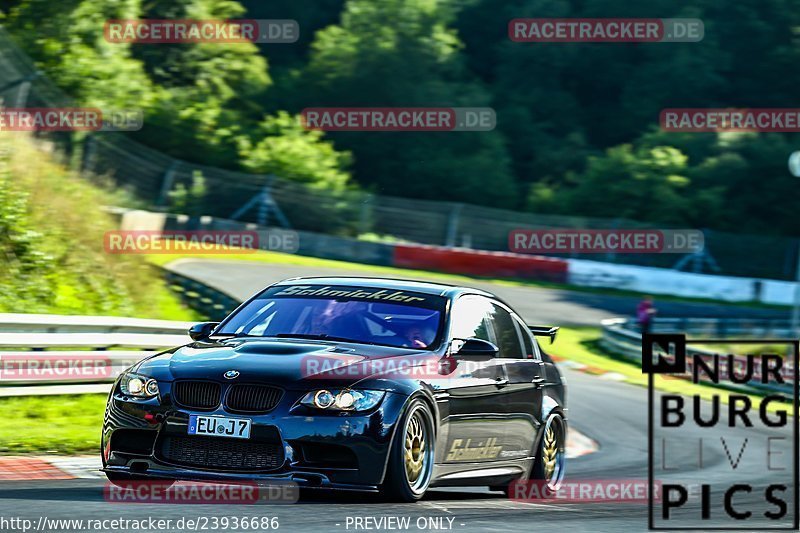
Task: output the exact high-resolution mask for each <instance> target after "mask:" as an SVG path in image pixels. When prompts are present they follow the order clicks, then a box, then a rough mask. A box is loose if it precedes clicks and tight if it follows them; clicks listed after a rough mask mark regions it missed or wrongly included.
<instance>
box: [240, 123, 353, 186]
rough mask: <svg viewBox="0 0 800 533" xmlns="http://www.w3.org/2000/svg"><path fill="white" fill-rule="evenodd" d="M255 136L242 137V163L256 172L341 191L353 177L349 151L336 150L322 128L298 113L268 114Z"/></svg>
mask: <svg viewBox="0 0 800 533" xmlns="http://www.w3.org/2000/svg"><path fill="white" fill-rule="evenodd" d="M254 137H256V140H255V141H253V140H251V138H250V137H240V139H239V146H240V153H241V156H242V164H243V166H244V167H245V168H246V169H247V170H249V171H251V172H254V173H258V174H274V175H276V176H280V177H281V178H283V179H288V180H292V181H296V182H300V183H306V184H310V185H313V186H315V187H318V188H321V189H325V190H329V191H334V192H335V191H342V190H344V189H345V188H346V187H347V185H348V180H349V178H350V176H349V174H348V173H347V168H348V166H349V165H350V163H351V157H350V154H349V153H348V152H337V151H336V150H335V149H334V148H333V144H332V143H330V142H327V141H324V140H323V133H322V132H321V131H312V130H306V129H305V128H304V127H303V126H302V125H301V123H300V120H299V117H293V116H291V115H289V114H288V113H286V112H280V113H278V114H277V115H275V116H268V117H266V118H265V119H264V120H263V122H262V123H261V124H260V126H259V127H258V129H257V130H256V135H255V136H254Z"/></svg>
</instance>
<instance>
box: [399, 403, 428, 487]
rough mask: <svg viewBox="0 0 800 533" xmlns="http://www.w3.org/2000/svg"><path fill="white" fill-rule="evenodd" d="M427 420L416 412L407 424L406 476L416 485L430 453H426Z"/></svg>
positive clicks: (410, 482) (409, 482)
mask: <svg viewBox="0 0 800 533" xmlns="http://www.w3.org/2000/svg"><path fill="white" fill-rule="evenodd" d="M424 424H425V422H424V421H423V420H422V415H421V414H420V413H419V412H415V413H414V414H412V415H411V420H409V421H408V425H407V426H406V439H405V448H404V463H405V467H406V478H407V479H408V484H409V485H411V486H414V485H415V484H416V483H417V481H419V479H420V474H422V472H423V470H424V469H425V466H426V465H425V462H426V461H427V456H428V454H427V453H426V446H427V442H425V426H424Z"/></svg>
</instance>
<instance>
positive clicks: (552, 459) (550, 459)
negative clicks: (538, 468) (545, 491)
mask: <svg viewBox="0 0 800 533" xmlns="http://www.w3.org/2000/svg"><path fill="white" fill-rule="evenodd" d="M559 453H560V450H559V443H558V437H557V434H556V430H555V429H553V424H550V425H549V426H547V430H546V431H545V432H544V441H543V442H542V464H543V466H544V479H545V481H547V482H548V483H551V482H552V481H553V476H554V475H555V473H556V467H557V466H558V460H559Z"/></svg>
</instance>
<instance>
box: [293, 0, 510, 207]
mask: <svg viewBox="0 0 800 533" xmlns="http://www.w3.org/2000/svg"><path fill="white" fill-rule="evenodd" d="M453 15H454V13H453V11H452V8H451V4H450V3H449V2H443V1H438V0H385V1H382V2H380V3H374V2H371V1H367V0H350V1H349V2H347V4H346V5H345V10H344V12H343V14H342V20H341V24H340V25H337V26H330V27H328V28H325V29H324V30H322V31H319V32H318V33H317V34H316V37H315V40H314V43H313V44H312V54H311V60H310V62H309V64H308V66H307V67H306V68H305V69H304V71H303V72H302V75H301V76H299V77H298V80H297V87H302V88H303V91H302V92H301V93H300V94H298V96H297V98H296V100H295V101H294V102H293V106H294V107H295V108H297V109H298V110H299V109H302V108H304V107H310V106H354V107H481V106H486V105H488V104H489V101H490V97H489V93H488V92H487V91H486V90H485V88H484V87H482V86H481V85H480V84H479V83H477V82H476V81H475V80H474V79H473V78H472V77H471V76H470V75H469V72H468V71H467V70H466V69H465V67H464V62H463V58H462V57H461V55H460V50H461V43H460V42H459V40H458V38H457V36H456V35H455V32H454V31H453V30H452V29H450V28H448V24H449V23H450V22H451V21H452V20H453ZM330 137H331V138H332V139H333V140H334V141H335V144H336V146H337V147H341V148H343V149H346V150H348V151H351V152H352V153H353V155H354V158H355V164H354V176H355V177H356V179H357V181H358V182H359V183H360V184H362V185H364V186H366V187H369V188H372V189H374V190H375V191H376V192H380V193H384V194H395V195H402V196H414V197H420V198H437V199H442V198H448V199H452V200H460V201H471V202H475V203H485V204H489V205H505V206H510V205H514V203H515V201H516V198H517V194H516V193H517V190H516V187H515V184H514V180H513V177H512V175H511V172H510V161H509V157H508V154H507V152H506V149H505V141H504V140H503V138H502V136H501V135H500V134H499V133H498V132H451V133H430V132H428V133H411V132H395V133H385V132H383V133H381V132H342V133H335V134H331V136H330Z"/></svg>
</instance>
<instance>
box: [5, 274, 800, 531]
mask: <svg viewBox="0 0 800 533" xmlns="http://www.w3.org/2000/svg"><path fill="white" fill-rule="evenodd" d="M192 263H195V262H192ZM188 266H189V263H188V262H183V263H182V264H180V265H179V267H180V268H178V269H177V270H179V271H183V272H187V273H188V270H187V269H186V268H184V267H188ZM220 266H221V264H220V263H218V262H212V261H202V262H200V264H192V265H191V267H192V274H193V275H195V276H198V274H201V275H202V276H201V277H202V279H204V280H205V281H207V282H211V283H212V284H213V282H214V281H215V280H219V279H222V277H224V278H226V279H227V280H232V281H229V282H228V284H227V286H228V287H230V288H232V289H233V292H234V293H235V294H236V295H237V296H239V295H242V296H244V295H247V294H249V293H250V292H253V291H254V290H255V288H256V287H261V286H263V285H266V284H267V283H269V282H271V281H273V280H276V279H279V278H283V277H290V276H292V275H295V276H296V275H303V274H309V273H308V272H305V271H303V269H297V268H292V267H281V268H278V269H268V268H265V267H264V265H258V267H259V270H258V271H255V269H253V271H250V270H249V268H250V267H251V266H253V265H245V264H242V263H237V264H235V265H231V266H225V267H223V268H221V269H220ZM204 269H205V270H204ZM329 273H330V272H322V274H329ZM230 283H233V286H232V287H231V285H230ZM497 292H498V293H500V294H501V296H503V297H504V298H507V299H508V300H509V301H510V302H511V303H512V305H515V306H517V307H518V309H519V310H520V311H521V312H522V314H523V315H524V318H525V319H526V320H530V321H533V320H537V321H541V322H545V323H560V322H574V321H576V320H577V321H579V322H582V323H594V324H596V323H597V322H596V321H597V319H598V317H599V318H605V317H607V316H613V315H614V314H615V313H614V311H615V309H608V307H609V306H613V305H622V302H613V301H612V299H610V298H608V297H606V298H605V305H595V303H594V302H595V301H596V300H597V297H594V296H593V295H586V299H585V301H581V300H580V298H578V297H570V298H569V299H566V298H563V296H562V295H561V294H560V293H562V292H566V291H544V290H541V289H514V288H509V287H499V288H497ZM517 292H518V293H519V294H518V293H517ZM523 292H524V293H525V294H522V293H523ZM620 300H621V299H620ZM554 302H556V303H559V304H560V305H555V304H554ZM626 305H627V303H626ZM675 305H685V304H675ZM563 371H564V372H565V376H566V377H567V380H568V384H569V386H570V389H569V408H570V413H569V416H570V424H571V425H573V426H575V427H577V428H580V430H581V432H583V433H584V434H586V435H587V436H589V437H591V438H593V439H594V440H596V441H597V442H598V443H599V445H600V448H599V450H598V451H596V452H595V453H593V454H590V455H586V456H583V457H578V458H575V459H571V460H570V461H569V462H568V464H567V480H568V481H571V480H572V481H574V480H590V479H594V480H646V479H647V429H648V424H647V391H646V389H644V388H640V387H634V386H631V385H627V384H623V383H619V382H613V381H608V380H604V379H601V378H600V377H597V376H591V375H588V374H584V373H580V372H576V371H572V370H569V369H566V368H565V369H564V370H563ZM759 427H760V426H759ZM98 431H99V428H98ZM760 431H761V430H759V431H756V432H755V433H754V430H753V429H750V430H747V429H744V428H728V427H719V428H714V431H713V433H712V434H711V435H713V437H712V438H708V437H709V435H710V434H709V433H708V430H702V431H701V430H699V429H694V426H690V427H686V428H682V433H681V438H682V439H685V443H684V444H681V445H679V446H677V448H675V450H674V451H671V453H670V466H671V467H679V466H680V467H683V469H684V470H689V469H690V468H691V467H690V466H689V465H692V464H693V463H694V462H695V461H696V460H697V457H696V456H697V453H696V447H697V437H699V436H703V437H705V438H707V439H708V441H709V443H708V446H707V449H706V450H705V452H704V455H703V461H704V464H703V467H704V468H703V481H707V482H714V481H719V480H731V481H730V483H734V482H746V483H751V484H753V485H754V486H755V485H758V484H760V483H761V484H766V483H768V482H769V481H770V480H773V479H775V476H776V475H778V474H776V473H775V472H770V471H768V469H767V468H766V467H765V465H764V458H765V457H766V455H767V450H766V447H767V441H766V436H767V435H766V434H765V433H764V432H760ZM770 434H771V433H770ZM774 434H775V435H785V434H786V431H785V430H775V433H774ZM719 437H723V438H725V440H726V441H727V442H728V445H729V447H730V449H731V450H730V454H733V458H734V460H735V458H736V455H737V454H738V453H739V450H740V448H741V446H742V442H743V441H744V439H745V438H748V439H749V442H748V444H747V446H746V449H745V450H744V452H743V453H742V460H741V463H740V464H739V465H738V468H737V469H736V470H735V471H734V470H733V469H732V467H731V460H730V458H729V454H726V452H725V451H724V450H723V448H722V447H721V446H720V445H719ZM713 441H716V443H714V442H713ZM780 475H783V476H784V477H785V475H786V474H785V473H781V474H780ZM732 476H733V477H732ZM657 477H659V478H660V479H662V480H665V481H667V482H668V481H669V479H679V477H680V476H678V475H677V474H676V475H674V476H673V475H669V474H668V475H662V476H657ZM103 486H104V482H103V481H102V480H101V479H99V478H98V479H93V480H92V479H77V480H68V481H36V482H33V481H16V482H0V516H2V517H21V518H28V519H30V520H32V521H33V523H34V524H37V523H38V521H39V519H40V517H42V516H45V517H47V519H50V520H52V519H59V518H61V519H84V520H85V519H113V518H127V519H137V520H141V519H146V518H148V517H152V518H154V519H171V520H172V521H173V524H174V523H176V522H177V520H179V519H181V518H184V519H197V518H200V517H213V516H217V517H223V516H225V517H233V516H236V517H240V518H242V517H273V516H276V517H278V521H279V524H280V526H279V531H304V532H312V531H313V532H320V533H321V532H328V531H334V532H335V531H367V530H374V529H366V528H364V527H362V528H359V529H356V528H355V527H354V526H353V525H352V524H353V522H352V520H353V519H354V518H355V517H370V518H373V519H380V518H382V517H411V522H410V524H411V527H410V529H408V530H407V531H419V530H420V529H418V528H417V519H420V518H421V519H423V521H424V520H425V519H443V520H442V524H443V525H444V526H445V530H450V531H526V532H527V531H533V530H538V531H548V530H554V529H556V530H559V531H570V532H579V531H586V532H598V531H601V532H606V531H608V532H616V531H645V530H647V504H646V503H590V504H587V503H562V502H559V503H557V504H553V503H531V502H517V501H512V500H509V499H508V498H507V497H505V496H503V495H502V494H501V493H499V492H490V491H489V490H484V489H477V488H476V489H432V490H431V491H430V493H429V495H428V496H427V497H426V498H425V499H424V500H423V501H422V502H420V503H417V504H387V503H383V502H381V501H380V500H379V499H378V498H374V497H371V496H365V495H360V494H345V495H331V494H326V493H319V494H313V495H310V496H305V497H303V498H302V499H301V500H300V502H299V503H296V504H292V505H231V504H224V505H220V504H214V505H209V504H197V505H186V504H183V505H179V504H140V503H136V504H134V503H123V504H120V503H109V502H107V501H105V500H104V497H103ZM785 497H786V499H787V501H789V502H791V501H792V499H791V498H793V497H794V495H793V494H789V495H785ZM736 502H737V506H741V507H742V508H743V509H744V508H748V506H749V508H750V509H751V510H753V511H754V513H755V512H758V513H760V512H762V511H763V509H764V508H765V507H764V504H763V497H762V494H761V493H760V492H759V493H756V492H754V493H753V494H752V496H748V495H740V496H737V497H736ZM685 508H687V509H688V511H687V512H688V513H690V514H691V516H693V517H697V516H698V515H699V501H698V500H697V499H696V498H691V499H690V501H689V503H688V504H687V505H686V506H685ZM721 508H722V504H721V501H720V500H715V502H714V503H712V511H713V514H712V520H711V521H710V522H707V523H705V524H703V526H704V529H705V526H709V527H710V526H711V525H715V524H717V525H720V524H721V522H719V523H718V522H717V520H718V519H720V515H719V513H720V512H721V511H720V510H721ZM789 513H790V516H791V513H792V509H791V505H790V510H789ZM759 516H760V515H759ZM348 518H350V522H349V523H350V525H349V527H348ZM448 519H452V522H450V521H449V520H448ZM421 523H422V522H420V524H421ZM728 524H729V523H728ZM371 525H372V526H374V524H371ZM0 530H3V531H13V529H8V528H3V527H0ZM73 530H74V529H61V530H60V531H73ZM170 530H171V531H180V530H179V529H177V528H175V527H172V529H170ZM209 530H211V529H209ZM422 530H428V528H427V527H425V528H423V529H422ZM237 531H243V529H239V530H237ZM262 531H263V529H262Z"/></svg>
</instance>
